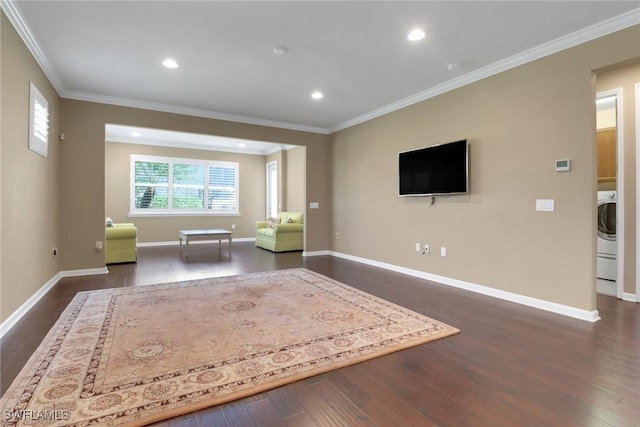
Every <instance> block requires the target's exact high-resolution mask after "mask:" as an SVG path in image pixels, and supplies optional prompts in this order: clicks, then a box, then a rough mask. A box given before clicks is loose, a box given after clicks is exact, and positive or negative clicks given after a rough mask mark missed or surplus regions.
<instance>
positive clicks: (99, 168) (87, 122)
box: [60, 99, 332, 270]
mask: <svg viewBox="0 0 640 427" xmlns="http://www.w3.org/2000/svg"><path fill="white" fill-rule="evenodd" d="M62 110H63V113H64V114H63V120H62V124H61V129H62V131H63V132H65V133H66V140H65V142H64V144H61V147H60V157H61V163H60V171H61V172H60V203H61V221H60V235H61V239H62V243H61V246H62V249H63V251H62V253H63V255H64V256H63V258H62V269H64V270H71V269H85V268H95V267H103V266H104V254H103V253H98V252H96V250H95V241H96V240H101V239H103V236H104V216H105V172H106V171H105V160H106V159H105V151H106V149H105V132H104V127H105V124H107V123H113V124H122V125H130V126H141V127H148V128H157V129H167V130H175V131H184V132H193V133H202V134H210V135H220V136H229V137H236V138H245V139H255V140H260V141H270V142H275V143H282V144H294V145H304V146H306V147H307V150H308V152H309V153H310V156H309V157H310V158H313V159H314V161H313V163H309V164H308V165H307V170H308V172H309V174H310V175H312V176H311V177H310V178H309V179H308V180H307V188H306V192H307V194H309V195H311V196H312V197H314V198H319V199H320V200H321V201H323V202H324V206H323V209H321V210H317V211H316V212H314V214H313V215H308V216H307V218H308V220H309V223H308V226H309V230H308V232H307V241H306V250H311V251H315V250H326V249H328V248H329V247H330V244H331V242H330V240H329V236H328V234H327V232H326V230H328V229H329V227H330V226H331V212H332V209H331V195H330V191H331V189H330V187H331V176H330V171H331V167H330V164H329V161H330V144H329V138H328V136H327V135H320V134H314V133H308V132H299V131H292V130H286V129H276V128H269V127H264V126H256V125H247V124H241V123H234V122H226V121H221V120H213V119H206V118H199V117H192V116H183V115H179V114H171V113H162V112H156V111H149V110H142V109H135V108H126V107H118V106H113V105H106V104H98V103H92V102H83V101H74V100H69V99H63V100H62ZM263 164H264V163H263ZM260 182H261V183H262V184H261V185H262V187H263V188H264V166H263V172H262V177H261V178H260ZM241 197H242V196H241ZM261 204H262V210H263V211H264V199H262V201H261ZM321 206H322V205H321ZM262 216H264V214H262ZM136 222H137V219H136ZM243 227H245V225H243ZM157 228H158V227H157V226H153V227H151V228H149V230H154V229H156V231H153V232H151V231H150V233H154V234H155V233H156V232H157ZM152 235H153V234H152ZM145 239H146V237H145Z"/></svg>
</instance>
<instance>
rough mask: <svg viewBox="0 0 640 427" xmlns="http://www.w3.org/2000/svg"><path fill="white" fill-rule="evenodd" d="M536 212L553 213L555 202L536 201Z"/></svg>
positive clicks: (546, 200) (549, 200)
mask: <svg viewBox="0 0 640 427" xmlns="http://www.w3.org/2000/svg"><path fill="white" fill-rule="evenodd" d="M536 211H538V212H554V211H555V200H553V199H536Z"/></svg>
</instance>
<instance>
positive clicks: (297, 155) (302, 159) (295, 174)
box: [286, 147, 307, 212]
mask: <svg viewBox="0 0 640 427" xmlns="http://www.w3.org/2000/svg"><path fill="white" fill-rule="evenodd" d="M306 151H307V149H306V148H305V147H296V148H292V149H290V150H287V176H286V190H287V191H286V194H287V198H286V199H287V209H286V210H287V211H292V212H305V191H304V190H305V181H306V179H305V176H306V172H305V171H306V168H305V163H306V158H307V156H306Z"/></svg>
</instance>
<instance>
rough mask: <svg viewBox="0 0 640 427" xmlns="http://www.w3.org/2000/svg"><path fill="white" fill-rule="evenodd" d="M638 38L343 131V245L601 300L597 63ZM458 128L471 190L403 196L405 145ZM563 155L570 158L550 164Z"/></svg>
mask: <svg viewBox="0 0 640 427" xmlns="http://www.w3.org/2000/svg"><path fill="white" fill-rule="evenodd" d="M638 40H640V26H635V27H633V28H630V29H627V30H624V31H621V32H618V33H616V34H613V35H610V36H607V37H603V38H601V39H597V40H595V41H592V42H589V43H585V44H583V45H580V46H577V47H574V48H572V49H569V50H566V51H563V52H560V53H557V54H555V55H552V56H549V57H546V58H543V59H540V60H537V61H535V62H532V63H529V64H526V65H523V66H520V67H517V68H515V69H512V70H509V71H506V72H503V73H500V74H498V75H495V76H493V77H490V78H487V79H484V80H482V81H479V82H476V83H473V84H470V85H467V86H465V87H462V88H460V89H457V90H454V91H451V92H449V93H446V94H443V95H440V96H438V97H435V98H433V99H430V100H427V101H424V102H421V103H419V104H416V105H413V106H410V107H407V108H405V109H403V110H400V111H396V112H394V113H390V114H387V115H385V116H383V117H380V118H377V119H374V120H371V121H369V122H366V123H363V124H361V125H358V126H355V127H352V128H349V129H346V130H343V131H340V132H338V133H336V134H334V135H333V136H332V140H333V156H332V159H333V160H332V164H333V192H332V193H333V206H334V219H333V221H334V228H333V231H334V232H339V233H340V239H339V240H338V239H334V240H333V248H334V250H336V251H338V252H342V253H346V254H350V255H354V256H359V257H364V258H368V259H372V260H376V261H381V262H386V263H390V264H394V265H397V266H402V267H407V268H412V269H415V270H419V271H424V272H428V273H433V274H437V275H442V276H446V277H449V278H454V279H460V280H464V281H468V282H471V283H475V284H479V285H484V286H489V287H492V288H496V289H500V290H504V291H508V292H514V293H516V294H520V295H525V296H530V297H534V298H538V299H542V300H547V301H551V302H555V303H559V304H564V305H568V306H572V307H576V308H579V309H585V310H593V309H595V273H596V268H595V260H596V237H595V233H594V230H595V229H596V228H595V226H596V222H595V218H596V157H595V154H596V149H595V127H596V123H595V103H594V100H595V85H594V81H593V71H592V70H595V69H599V68H601V67H604V66H606V65H610V64H614V63H618V62H621V61H627V60H630V59H631V58H634V57H638V56H640V44H639V43H638ZM462 138H467V139H468V140H469V142H470V188H471V191H470V194H468V195H462V196H452V197H448V198H440V199H438V200H437V201H436V203H435V205H434V206H433V207H429V204H428V201H429V200H427V199H425V198H400V197H398V196H397V192H398V191H397V186H398V178H397V153H398V152H399V151H402V150H407V149H411V148H416V147H422V146H427V145H432V144H438V143H443V142H447V141H454V140H458V139H462ZM565 158H569V159H571V162H572V170H571V171H570V172H568V173H566V172H565V173H557V172H555V171H554V160H556V159H565ZM536 199H554V200H555V212H553V213H548V212H536V211H535V201H536ZM308 200H311V198H310V197H309V198H308ZM416 242H421V243H428V244H430V245H431V247H432V248H435V250H432V251H431V253H430V254H428V255H421V254H419V253H417V252H416V251H415V243H416ZM440 246H444V247H446V248H447V251H448V253H447V256H446V257H441V256H440V255H439V252H440V251H439V247H440Z"/></svg>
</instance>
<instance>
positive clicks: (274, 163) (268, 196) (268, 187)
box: [265, 160, 278, 218]
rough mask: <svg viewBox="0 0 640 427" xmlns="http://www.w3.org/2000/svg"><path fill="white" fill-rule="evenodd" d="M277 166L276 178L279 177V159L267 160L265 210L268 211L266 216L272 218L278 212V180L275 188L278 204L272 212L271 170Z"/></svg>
mask: <svg viewBox="0 0 640 427" xmlns="http://www.w3.org/2000/svg"><path fill="white" fill-rule="evenodd" d="M274 167H275V171H276V180H277V179H278V178H277V176H278V161H277V160H273V161H271V162H267V164H266V193H265V196H266V206H265V212H266V218H270V217H276V216H277V214H278V182H277V181H276V190H275V198H276V200H275V206H276V211H275V212H274V213H271V212H270V208H271V206H270V202H271V201H272V200H271V198H272V197H271V191H272V187H273V186H272V185H271V170H272V169H273V168H274Z"/></svg>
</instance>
